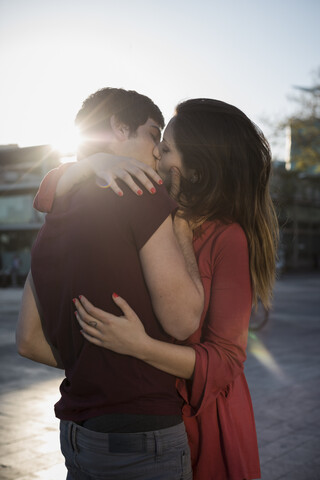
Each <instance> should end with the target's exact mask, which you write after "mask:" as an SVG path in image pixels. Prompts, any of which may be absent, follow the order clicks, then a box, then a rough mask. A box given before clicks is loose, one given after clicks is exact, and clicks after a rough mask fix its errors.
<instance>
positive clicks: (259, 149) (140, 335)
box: [75, 99, 277, 480]
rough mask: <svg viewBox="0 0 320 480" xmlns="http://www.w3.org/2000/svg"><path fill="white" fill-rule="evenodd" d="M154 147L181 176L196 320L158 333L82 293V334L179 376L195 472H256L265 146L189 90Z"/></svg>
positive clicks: (265, 288) (266, 230)
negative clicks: (162, 335) (195, 278)
mask: <svg viewBox="0 0 320 480" xmlns="http://www.w3.org/2000/svg"><path fill="white" fill-rule="evenodd" d="M158 153H159V160H158V162H157V171H158V173H159V174H160V176H161V177H162V178H163V179H168V176H170V175H169V173H170V171H172V169H173V170H174V172H175V173H176V176H174V177H173V178H176V179H177V178H179V179H180V187H179V189H178V190H179V191H178V192H177V194H176V198H177V200H178V202H179V204H180V207H181V214H180V215H179V217H178V218H177V219H176V221H175V223H176V229H177V236H178V239H179V241H180V242H181V243H183V242H186V241H188V238H189V239H190V238H192V237H193V247H194V250H195V254H196V257H197V262H198V266H199V271H200V274H201V278H202V281H203V286H204V290H205V308H204V312H203V314H202V318H201V323H200V327H199V329H198V331H197V332H195V333H194V334H193V335H192V337H191V338H189V340H188V342H186V343H185V344H184V345H181V344H180V345H178V344H166V343H163V342H159V341H156V340H154V339H152V338H150V337H148V335H147V334H146V333H145V331H144V328H143V326H142V323H141V322H140V320H139V319H138V318H137V316H136V315H135V313H134V312H133V311H132V310H131V309H130V307H129V306H128V305H127V304H126V302H125V299H122V298H121V297H119V296H117V295H114V301H115V302H116V303H117V305H118V306H119V307H121V308H122V310H123V312H124V316H123V317H115V316H113V315H111V314H108V313H106V312H103V311H101V310H99V309H96V308H95V307H94V306H93V305H91V304H90V302H89V301H88V300H87V299H86V298H84V297H80V301H79V300H76V301H75V305H76V308H77V318H78V321H79V323H80V325H81V328H82V333H83V335H84V336H85V338H86V339H87V340H88V341H90V342H92V343H94V344H96V345H99V346H102V347H105V348H109V349H111V350H114V351H116V352H118V353H121V354H127V355H132V356H134V357H137V358H139V359H141V360H143V361H145V362H147V363H149V364H151V365H153V366H155V367H157V368H159V369H161V370H163V371H166V372H169V373H171V374H173V375H175V376H176V377H177V388H178V391H179V392H180V394H181V396H182V397H183V398H184V400H185V403H184V407H183V417H184V421H185V424H186V428H187V432H188V437H189V443H190V447H191V454H192V462H193V472H194V478H195V479H198V480H213V479H214V480H220V479H221V480H225V479H231V480H244V479H254V478H259V477H260V468H259V456H258V447H257V439H256V432H255V424H254V416H253V409H252V404H251V399H250V394H249V390H248V387H247V383H246V379H245V376H244V373H243V364H244V361H245V359H246V353H245V350H246V345H247V335H248V325H249V319H250V312H251V307H252V303H253V304H256V302H257V298H258V297H260V299H261V300H262V302H263V304H264V305H265V306H266V307H268V306H269V305H270V298H271V293H272V287H273V282H274V273H275V252H276V243H277V220H276V216H275V213H274V210H273V207H272V202H271V199H270V196H269V190H268V185H269V176H270V169H271V155H270V150H269V146H268V143H267V141H266V140H265V138H264V136H263V134H262V133H261V132H260V130H259V129H258V128H257V127H256V126H255V125H254V124H253V123H252V122H251V121H250V120H249V119H248V118H247V117H246V115H244V114H243V113H242V112H241V111H240V110H238V109H237V108H236V107H234V106H232V105H228V104H226V103H224V102H220V101H218V100H211V99H195V100H188V101H186V102H183V103H181V104H180V105H179V106H178V107H177V111H176V115H175V116H174V117H173V119H172V120H171V121H170V123H169V125H168V127H167V128H166V130H165V133H164V138H163V141H162V142H161V144H160V145H159V152H158ZM178 183H179V182H177V181H175V182H174V184H175V185H177V184H178ZM118 293H120V294H121V292H118Z"/></svg>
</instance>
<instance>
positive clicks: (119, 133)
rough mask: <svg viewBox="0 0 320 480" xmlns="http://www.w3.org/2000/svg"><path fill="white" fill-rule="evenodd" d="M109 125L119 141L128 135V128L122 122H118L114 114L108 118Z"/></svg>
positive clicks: (122, 140)
mask: <svg viewBox="0 0 320 480" xmlns="http://www.w3.org/2000/svg"><path fill="white" fill-rule="evenodd" d="M110 126H111V130H112V132H113V134H114V135H115V136H116V138H117V139H118V140H119V141H120V142H124V141H125V140H128V138H129V136H130V128H129V127H128V125H126V124H125V123H123V122H120V121H119V120H118V118H117V117H116V115H112V116H111V118H110Z"/></svg>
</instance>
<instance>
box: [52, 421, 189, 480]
mask: <svg viewBox="0 0 320 480" xmlns="http://www.w3.org/2000/svg"><path fill="white" fill-rule="evenodd" d="M60 441H61V451H62V453H63V455H64V457H65V460H66V467H67V469H68V476H67V480H192V469H191V461H190V451H189V446H188V440H187V435H186V431H185V427H184V424H183V423H181V424H179V425H176V426H174V427H170V428H165V429H162V430H157V431H154V432H143V433H100V432H94V431H92V430H88V429H86V428H84V427H80V426H79V425H77V424H76V423H73V422H67V421H63V420H62V421H61V422H60Z"/></svg>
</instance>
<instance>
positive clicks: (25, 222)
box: [0, 145, 60, 286]
mask: <svg viewBox="0 0 320 480" xmlns="http://www.w3.org/2000/svg"><path fill="white" fill-rule="evenodd" d="M59 164H60V155H59V154H58V153H57V152H55V151H53V150H52V148H51V147H50V146H49V145H42V146H35V147H27V148H19V147H18V146H17V145H6V146H0V272H1V274H0V286H7V285H10V284H16V283H18V284H20V285H21V284H23V282H24V280H25V277H26V275H27V273H28V271H29V268H30V250H31V246H32V244H33V242H34V239H35V237H36V235H37V232H38V230H39V228H40V227H41V225H42V223H43V220H44V214H41V213H40V212H37V211H36V210H34V209H33V199H34V196H35V194H36V192H37V190H38V188H39V184H40V182H41V180H42V178H43V177H44V175H45V174H46V173H47V172H48V171H49V170H51V169H52V168H55V167H57V166H58V165H59Z"/></svg>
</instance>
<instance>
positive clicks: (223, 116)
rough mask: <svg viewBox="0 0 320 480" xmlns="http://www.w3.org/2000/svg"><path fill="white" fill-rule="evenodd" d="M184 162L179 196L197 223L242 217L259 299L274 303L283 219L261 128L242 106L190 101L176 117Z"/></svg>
mask: <svg viewBox="0 0 320 480" xmlns="http://www.w3.org/2000/svg"><path fill="white" fill-rule="evenodd" d="M172 125H173V136H174V140H175V144H176V147H177V149H178V150H179V152H180V153H181V155H182V160H183V164H184V166H185V167H186V169H187V170H189V171H190V172H192V174H191V181H188V180H186V179H183V180H182V183H181V192H180V197H179V201H180V203H181V204H182V207H183V210H184V216H185V218H187V219H188V220H191V221H193V222H196V223H197V222H199V221H200V222H201V220H219V221H221V222H223V223H226V224H227V223H231V222H237V223H239V224H240V225H241V227H242V228H243V230H244V232H245V234H246V237H247V241H248V247H249V258H250V273H251V282H252V289H253V303H254V304H255V305H256V304H257V300H258V298H260V299H261V301H262V303H263V305H264V306H265V307H267V308H269V307H270V304H271V298H272V290H273V285H274V280H275V259H276V250H277V242H278V221H277V217H276V214H275V210H274V207H273V204H272V200H271V197H270V193H269V178H270V171H271V152H270V148H269V144H268V142H267V140H266V139H265V137H264V135H263V133H262V132H261V131H260V129H259V128H258V127H257V126H256V125H255V124H254V123H253V122H251V120H249V118H248V117H247V116H246V115H245V114H244V113H243V112H241V110H239V109H238V108H236V107H234V106H232V105H229V104H227V103H224V102H221V101H219V100H213V99H193V100H187V101H186V102H183V103H181V104H179V105H178V107H177V109H176V116H175V117H174V118H173V120H172Z"/></svg>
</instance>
